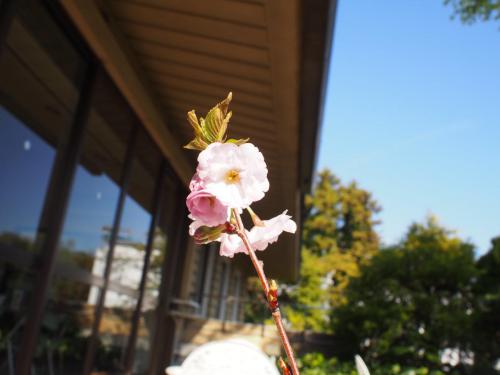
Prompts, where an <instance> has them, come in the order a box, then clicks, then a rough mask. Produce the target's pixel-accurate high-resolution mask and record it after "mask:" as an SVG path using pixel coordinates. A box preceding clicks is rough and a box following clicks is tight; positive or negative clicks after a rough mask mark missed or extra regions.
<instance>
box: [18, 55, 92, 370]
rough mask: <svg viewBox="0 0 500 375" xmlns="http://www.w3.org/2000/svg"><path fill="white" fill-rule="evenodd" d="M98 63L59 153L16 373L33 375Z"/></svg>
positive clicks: (38, 241) (41, 228) (40, 231)
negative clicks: (32, 366)
mask: <svg viewBox="0 0 500 375" xmlns="http://www.w3.org/2000/svg"><path fill="white" fill-rule="evenodd" d="M96 71H97V65H96V63H93V62H92V63H90V64H89V66H88V68H87V71H86V74H85V77H84V81H83V85H82V88H81V91H80V98H79V100H78V104H77V107H76V110H75V114H74V116H73V121H72V125H71V127H70V129H69V131H68V136H67V137H66V139H65V142H63V145H62V146H61V147H60V148H59V149H58V150H57V154H56V159H55V162H54V166H53V169H52V174H51V177H50V184H49V188H48V191H47V195H46V199H45V203H44V208H43V212H42V215H41V219H40V223H39V227H38V232H37V238H36V241H35V245H37V246H40V256H39V259H38V262H39V263H38V264H37V265H36V269H37V270H39V271H38V274H37V276H36V283H35V284H34V285H35V287H34V291H33V297H32V299H31V301H30V309H29V310H28V314H27V317H26V327H25V329H24V332H23V338H22V342H21V346H20V349H19V352H18V354H17V357H16V365H17V368H16V370H17V371H16V374H22V375H24V374H26V375H28V374H30V371H31V362H32V359H33V355H34V351H35V346H36V341H37V339H38V333H39V331H40V326H41V322H42V319H43V314H44V308H45V304H46V300H47V295H48V289H49V286H50V282H51V280H52V276H53V273H54V265H55V260H56V256H57V252H58V244H59V239H60V235H61V231H62V227H63V223H64V218H65V214H66V209H67V206H68V201H69V197H70V193H71V188H72V184H73V180H74V176H75V171H76V167H77V165H78V159H79V155H80V151H81V148H82V143H83V135H84V131H85V128H86V125H87V118H88V114H89V111H90V105H91V102H92V97H93V95H94V94H95V90H94V87H95V81H96Z"/></svg>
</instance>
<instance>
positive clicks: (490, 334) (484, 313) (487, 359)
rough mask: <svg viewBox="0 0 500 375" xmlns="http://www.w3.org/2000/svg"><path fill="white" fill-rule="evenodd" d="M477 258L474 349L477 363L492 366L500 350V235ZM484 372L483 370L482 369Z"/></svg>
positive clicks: (487, 366)
mask: <svg viewBox="0 0 500 375" xmlns="http://www.w3.org/2000/svg"><path fill="white" fill-rule="evenodd" d="M491 244H492V247H491V250H490V251H489V252H488V253H486V254H485V255H483V256H482V257H481V258H480V259H479V260H478V261H477V268H478V272H479V276H478V281H477V284H476V285H475V287H474V292H475V294H476V295H477V296H478V299H477V303H476V310H475V313H474V315H473V318H474V322H473V328H474V335H473V338H472V339H473V340H472V341H473V351H474V353H475V355H476V356H475V361H476V362H477V363H478V366H484V367H485V368H491V365H492V364H493V363H494V361H495V360H496V359H497V358H496V357H498V353H500V340H499V338H500V237H496V238H493V239H492V240H491ZM484 373H486V372H484Z"/></svg>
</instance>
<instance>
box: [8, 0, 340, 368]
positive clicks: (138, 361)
mask: <svg viewBox="0 0 500 375" xmlns="http://www.w3.org/2000/svg"><path fill="white" fill-rule="evenodd" d="M306 3H307V5H306ZM334 12H335V2H331V1H327V0H324V1H323V0H321V1H320V0H317V1H311V2H306V1H299V0H291V1H284V0H280V1H264V0H262V1H261V0H256V1H250V2H245V1H234V0H215V1H214V2H213V3H212V4H210V5H208V2H199V1H194V0H184V1H177V0H140V1H139V0H138V1H135V0H126V1H115V0H105V1H97V0H96V1H94V0H61V1H55V0H54V1H51V0H46V1H45V0H44V1H42V0H37V1H35V0H2V1H1V2H0V373H2V374H4V373H5V374H9V375H10V374H22V375H27V374H50V375H53V374H65V375H66V374H69V375H71V374H85V375H87V374H161V373H163V372H164V369H165V367H166V366H167V365H168V364H171V363H172V362H173V361H176V360H179V359H182V357H183V356H184V355H185V351H186V350H188V349H186V348H188V347H189V343H190V337H192V335H191V336H190V334H191V333H190V332H193V330H196V329H195V328H193V327H197V326H202V325H203V322H209V321H210V322H213V321H216V322H217V321H220V322H227V323H228V324H240V323H241V322H242V320H243V316H244V312H243V302H244V301H245V295H246V279H247V278H248V276H249V275H250V274H251V267H250V265H249V262H248V259H246V258H245V257H244V256H243V255H242V256H238V257H236V258H235V259H234V260H231V261H228V260H226V259H223V258H221V257H219V256H218V249H217V247H216V246H214V245H211V246H205V247H204V248H200V247H197V246H195V245H194V244H193V243H192V241H191V239H190V238H189V237H188V235H187V226H188V224H189V223H188V219H187V212H186V207H185V203H184V201H185V197H186V195H187V183H188V181H189V179H190V177H191V175H192V173H193V171H194V167H195V159H194V157H195V155H194V154H191V153H190V152H189V151H186V150H183V149H182V145H183V144H185V143H187V140H188V139H189V137H190V131H191V130H190V128H189V126H188V125H187V123H186V121H185V120H184V118H185V114H186V112H187V111H189V110H191V109H193V108H195V109H197V110H198V112H199V113H200V114H202V113H203V112H205V111H207V110H208V109H209V108H210V107H211V106H213V105H214V104H215V103H216V102H217V101H219V100H221V99H222V98H224V97H225V96H226V95H227V92H228V91H231V90H232V91H233V92H234V96H235V99H234V106H233V110H234V116H233V118H234V121H233V122H234V125H233V124H231V131H232V135H234V136H235V137H239V136H244V137H248V136H249V137H251V138H252V141H253V142H254V143H255V144H256V145H257V146H258V147H259V148H260V149H261V150H262V152H263V153H264V156H265V157H266V160H267V162H268V165H269V170H270V181H271V189H272V192H270V193H269V197H268V198H267V199H266V200H265V201H263V202H260V203H259V204H258V205H257V207H256V208H257V209H258V212H259V213H260V214H261V216H262V217H263V218H266V217H269V216H271V215H275V214H277V213H278V212H281V211H282V210H284V209H285V208H288V209H289V211H290V212H291V214H292V215H293V216H294V218H295V219H296V220H297V221H298V222H299V224H300V218H301V215H302V206H301V202H302V196H303V194H304V193H306V192H307V190H308V188H309V186H310V182H311V176H312V170H313V168H314V157H315V153H316V142H317V137H318V136H317V135H318V132H319V130H318V128H319V123H320V117H321V116H320V114H321V110H322V98H323V91H324V85H325V82H326V65H327V60H328V58H329V46H330V44H331V41H330V38H331V34H332V28H333V26H332V25H333V20H334ZM299 237H300V236H296V237H292V236H290V237H289V238H287V239H285V240H283V241H282V242H281V244H280V245H278V246H275V247H274V248H273V249H272V250H270V251H269V252H266V254H263V260H264V263H265V266H266V270H267V271H268V273H269V274H271V275H273V276H274V277H279V278H282V279H288V280H291V279H294V278H296V277H297V275H298V265H299V246H298V244H299ZM200 322H201V323H200ZM234 327H236V325H235V326H234Z"/></svg>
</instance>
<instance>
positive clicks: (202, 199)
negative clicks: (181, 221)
mask: <svg viewBox="0 0 500 375" xmlns="http://www.w3.org/2000/svg"><path fill="white" fill-rule="evenodd" d="M186 205H187V208H188V209H189V212H190V213H191V216H192V218H193V219H195V220H198V221H200V222H201V224H203V225H206V226H209V227H214V226H216V225H219V224H223V223H225V222H226V220H227V218H228V208H227V207H226V206H224V205H223V204H222V203H221V202H220V201H219V200H218V199H217V198H216V197H214V196H213V195H212V194H210V193H209V192H207V191H205V190H203V189H202V190H195V191H192V192H191V193H190V194H189V195H188V197H187V199H186Z"/></svg>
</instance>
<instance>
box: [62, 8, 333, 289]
mask: <svg viewBox="0 0 500 375" xmlns="http://www.w3.org/2000/svg"><path fill="white" fill-rule="evenodd" d="M61 2H62V4H63V6H64V8H65V9H66V11H67V12H68V14H69V16H70V17H71V18H72V20H73V21H74V23H75V24H76V26H77V27H78V28H79V30H80V32H81V34H82V35H83V37H84V38H85V39H86V41H87V43H88V44H89V46H90V47H91V48H92V49H93V51H94V53H95V54H96V56H97V57H98V58H99V59H100V60H101V61H102V63H103V65H104V66H105V68H106V70H107V71H108V73H109V74H110V76H111V77H112V78H113V80H114V81H115V83H116V85H117V86H118V88H119V89H120V90H121V91H122V93H123V95H124V96H125V98H126V99H127V100H128V102H129V103H130V105H131V107H132V108H133V109H134V111H135V112H136V113H137V115H138V117H139V118H140V120H141V121H142V122H143V124H144V126H145V127H146V129H147V130H148V131H149V133H150V134H151V136H152V137H153V139H154V140H155V141H156V143H157V144H158V146H159V147H160V149H161V150H162V152H163V153H164V155H165V157H166V158H167V159H168V160H169V162H170V163H171V165H172V166H173V168H174V169H175V171H176V172H177V173H178V175H179V176H180V178H181V180H182V181H184V183H188V181H189V179H190V177H191V175H192V174H193V172H194V169H195V156H196V154H195V153H193V152H192V151H188V150H184V149H182V145H184V144H186V143H187V142H188V141H189V140H190V139H191V138H192V130H191V128H190V126H189V125H188V124H187V121H186V120H185V118H186V113H187V112H188V111H189V110H191V109H195V110H196V111H197V113H198V114H204V113H206V112H207V111H208V110H209V109H210V108H211V107H212V106H213V105H215V104H216V103H217V102H218V101H220V100H221V99H223V98H225V97H226V95H227V93H228V92H229V91H232V92H233V103H232V105H231V108H232V110H233V118H232V122H231V125H230V130H229V132H230V136H231V137H233V138H237V137H245V138H246V137H250V138H251V141H252V142H253V143H254V144H255V145H257V146H258V147H259V149H260V150H261V151H262V152H263V154H264V156H265V158H266V161H267V164H268V168H269V179H270V183H271V189H270V191H269V193H268V194H267V195H266V197H265V198H264V199H263V200H262V201H261V202H258V203H257V204H256V205H255V210H256V211H257V212H258V214H259V215H260V216H261V217H262V218H263V219H266V218H270V217H272V216H274V215H276V214H278V213H281V212H282V211H283V210H285V209H288V210H289V213H290V214H291V215H292V216H293V217H294V218H295V219H296V220H297V221H298V222H299V227H300V221H301V216H302V198H303V194H304V193H306V192H307V191H308V189H309V187H310V184H311V179H312V174H313V170H314V162H315V156H316V150H317V140H318V134H319V124H320V120H321V111H322V101H323V97H324V88H325V84H326V69H327V66H328V59H329V53H330V44H331V34H332V27H333V26H332V25H333V21H334V15H335V8H336V1H335V0H313V1H305V0H302V1H300V0H272V1H265V0H252V1H234V0H232V1H228V0H212V1H210V2H206V1H199V0H140V1H136V0H105V1H104V0H103V1H99V2H95V1H93V0H61ZM299 244H300V239H299V236H295V237H293V236H283V237H282V238H280V241H279V242H278V244H277V245H273V248H272V249H270V250H269V251H266V252H264V253H263V254H262V255H261V258H262V259H263V261H264V263H265V267H266V270H268V272H269V274H271V275H273V277H278V278H282V279H288V280H290V279H295V278H296V277H297V276H298V271H299V261H300V246H299ZM246 263H249V262H246Z"/></svg>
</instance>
